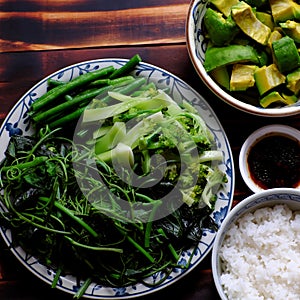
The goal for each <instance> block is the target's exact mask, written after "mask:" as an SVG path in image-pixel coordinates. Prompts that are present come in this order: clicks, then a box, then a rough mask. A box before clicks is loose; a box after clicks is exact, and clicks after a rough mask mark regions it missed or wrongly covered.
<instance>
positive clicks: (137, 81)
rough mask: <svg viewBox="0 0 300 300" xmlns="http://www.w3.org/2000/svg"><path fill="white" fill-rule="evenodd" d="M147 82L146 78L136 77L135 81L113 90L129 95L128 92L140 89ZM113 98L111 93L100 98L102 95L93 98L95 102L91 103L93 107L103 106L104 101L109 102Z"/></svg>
mask: <svg viewBox="0 0 300 300" xmlns="http://www.w3.org/2000/svg"><path fill="white" fill-rule="evenodd" d="M145 83H146V78H144V77H140V78H136V79H135V80H134V81H133V82H131V83H129V84H127V85H125V86H121V87H117V88H115V89H113V91H116V92H119V93H121V94H125V95H127V94H130V93H131V92H133V91H135V90H136V89H138V88H139V87H140V86H142V85H143V84H145ZM111 99H112V98H111V97H110V96H109V95H107V96H105V97H102V98H100V97H99V98H95V99H94V100H93V102H92V103H91V107H92V108H95V107H98V104H99V105H100V106H102V105H103V103H107V102H108V101H109V100H111Z"/></svg>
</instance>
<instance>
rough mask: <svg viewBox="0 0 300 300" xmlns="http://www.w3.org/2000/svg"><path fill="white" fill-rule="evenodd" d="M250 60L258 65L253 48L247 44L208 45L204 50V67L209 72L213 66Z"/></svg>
mask: <svg viewBox="0 0 300 300" xmlns="http://www.w3.org/2000/svg"><path fill="white" fill-rule="evenodd" d="M246 62H251V63H253V64H256V65H258V64H259V62H260V61H259V59H258V56H257V52H256V51H255V49H254V48H253V47H251V46H249V45H246V46H244V45H229V46H224V47H216V46H212V47H208V48H207V50H206V52H205V60H204V64H203V65H204V69H205V70H206V72H210V71H212V70H213V69H215V68H218V67H221V66H227V65H229V64H235V63H246Z"/></svg>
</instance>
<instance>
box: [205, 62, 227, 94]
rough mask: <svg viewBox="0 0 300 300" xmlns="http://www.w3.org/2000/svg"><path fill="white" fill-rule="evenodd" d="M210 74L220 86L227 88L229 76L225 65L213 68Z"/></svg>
mask: <svg viewBox="0 0 300 300" xmlns="http://www.w3.org/2000/svg"><path fill="white" fill-rule="evenodd" d="M210 76H211V77H212V78H213V79H214V80H215V81H216V82H217V83H218V84H219V85H220V86H222V87H224V88H225V89H227V90H229V88H230V86H229V82H230V77H229V73H228V70H227V67H226V66H222V67H219V68H216V69H213V70H212V71H211V72H210Z"/></svg>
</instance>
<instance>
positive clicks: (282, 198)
mask: <svg viewBox="0 0 300 300" xmlns="http://www.w3.org/2000/svg"><path fill="white" fill-rule="evenodd" d="M276 204H286V205H287V206H288V207H289V209H291V210H292V211H300V190H297V189H290V188H278V189H270V190H266V191H263V192H259V193H256V194H252V195H251V196H249V197H248V198H246V199H244V200H242V201H241V202H240V203H239V204H237V205H236V206H235V207H234V208H233V209H232V210H231V211H230V213H229V214H228V215H227V217H226V219H225V221H224V222H223V223H222V225H221V226H220V228H219V231H218V233H217V236H216V239H215V242H214V246H213V250H212V259H211V262H212V272H213V279H214V283H215V286H216V288H217V291H218V293H219V295H220V297H221V299H222V300H226V299H228V298H227V296H226V293H225V291H224V287H223V286H222V284H221V281H220V279H221V278H220V276H221V274H222V261H221V259H220V248H221V246H222V244H223V241H224V238H225V235H226V233H227V232H228V230H229V228H230V226H231V225H232V224H233V223H236V221H237V219H239V218H241V216H242V215H243V214H245V213H248V212H254V211H255V210H257V209H258V208H262V207H273V206H274V205H276ZM298 223H299V222H298ZM298 232H299V231H298ZM239 267H240V269H242V268H243V267H245V266H243V265H240V266H239ZM253 272H254V271H253ZM253 272H252V273H251V275H253V276H254V274H253ZM249 273H250V271H249ZM266 274H267V273H266ZM266 276H268V275H266ZM240 279H241V281H243V283H242V285H243V286H244V287H245V286H247V281H246V278H240ZM262 284H263V283H262ZM298 292H299V289H298ZM248 297H249V296H248ZM244 299H245V298H244ZM247 299H250V298H247ZM251 299H253V298H251ZM260 299H261V298H260ZM270 299H271V298H270ZM276 299H279V297H278V298H276ZM281 299H282V298H281ZM290 299H291V298H290ZM298 299H299V297H298Z"/></svg>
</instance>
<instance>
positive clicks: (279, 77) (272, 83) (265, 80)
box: [254, 64, 285, 95]
mask: <svg viewBox="0 0 300 300" xmlns="http://www.w3.org/2000/svg"><path fill="white" fill-rule="evenodd" d="M254 79H255V84H256V86H257V89H258V92H259V94H260V95H264V94H265V93H266V92H268V91H270V90H271V89H273V88H275V87H277V86H279V85H281V84H283V83H285V76H284V75H283V74H281V73H280V72H279V70H278V68H277V66H276V64H271V65H269V66H262V67H261V68H258V69H256V70H255V72H254Z"/></svg>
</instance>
